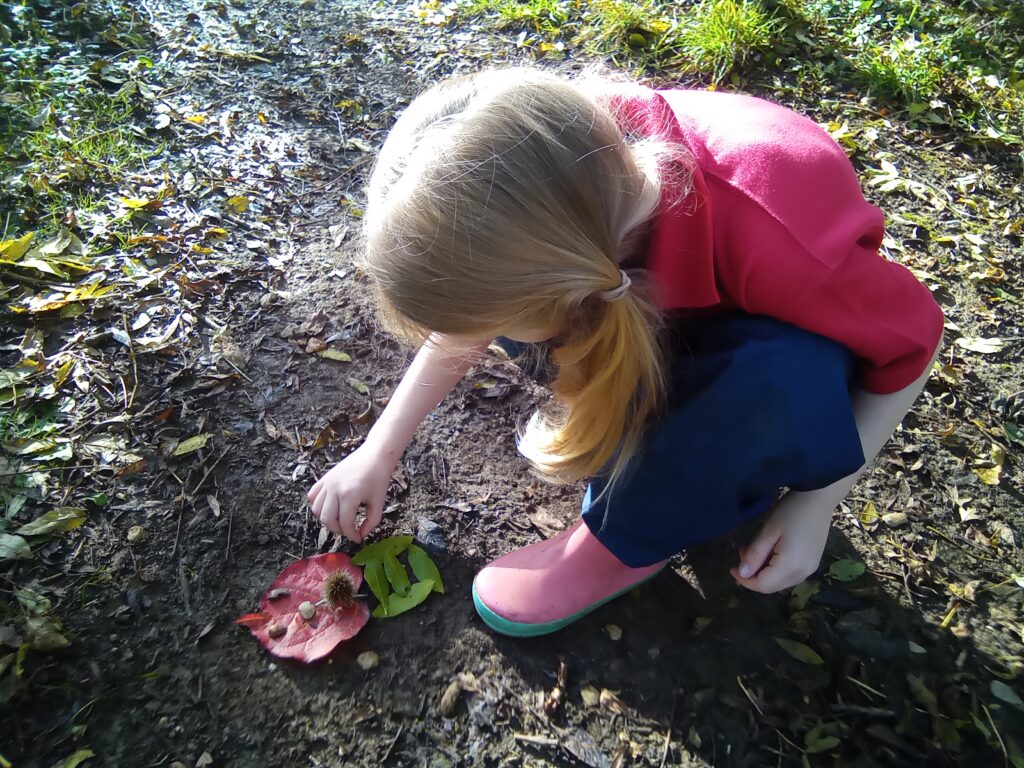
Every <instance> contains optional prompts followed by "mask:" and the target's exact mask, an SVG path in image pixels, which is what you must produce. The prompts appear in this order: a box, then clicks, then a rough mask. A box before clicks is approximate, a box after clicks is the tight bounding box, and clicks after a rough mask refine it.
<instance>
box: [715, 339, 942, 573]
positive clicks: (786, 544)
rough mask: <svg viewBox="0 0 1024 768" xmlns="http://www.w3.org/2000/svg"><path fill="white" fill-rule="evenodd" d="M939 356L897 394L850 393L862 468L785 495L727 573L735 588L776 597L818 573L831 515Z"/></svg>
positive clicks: (886, 438) (908, 405)
mask: <svg viewBox="0 0 1024 768" xmlns="http://www.w3.org/2000/svg"><path fill="white" fill-rule="evenodd" d="M938 355H939V350H938V349H936V350H935V354H934V355H933V356H932V359H931V362H930V363H929V364H928V366H927V368H926V369H925V371H924V373H922V374H921V375H920V377H918V379H917V381H915V382H914V383H913V384H911V385H910V386H908V387H906V388H904V389H901V390H900V391H899V392H893V393H892V394H888V395H875V394H872V393H870V392H865V391H863V390H860V389H855V390H854V392H853V395H852V399H853V415H854V419H855V420H856V422H857V431H858V432H859V433H860V442H861V447H862V448H863V450H864V458H865V463H864V466H862V467H861V468H860V469H858V470H857V471H856V472H854V473H853V474H851V475H847V476H846V477H844V478H842V479H841V480H837V481H836V482H834V483H832V485H829V486H826V487H825V488H820V489H818V490H816V491H806V492H797V491H791V492H790V493H788V494H786V496H785V497H783V498H782V499H781V500H780V501H779V503H778V504H777V505H776V506H775V509H774V510H772V513H771V515H770V516H769V518H768V520H767V522H766V523H765V525H764V527H763V528H762V529H761V531H760V532H759V533H758V535H757V537H756V538H755V539H754V541H752V542H751V543H750V545H749V546H747V547H746V548H745V549H742V550H741V551H740V565H739V568H733V569H732V570H731V573H732V575H733V578H735V579H736V581H737V582H738V583H740V584H742V585H743V586H745V587H747V588H748V589H752V590H754V591H756V592H765V593H768V592H777V591H779V590H780V589H786V588H787V587H791V586H794V585H795V584H799V583H800V582H801V581H803V580H804V579H806V578H807V577H808V576H810V575H811V574H812V573H814V572H815V571H816V570H817V569H818V566H819V565H820V563H821V554H822V552H823V551H824V550H825V541H826V540H827V539H828V531H829V527H830V526H831V523H832V512H833V511H834V510H835V508H836V506H837V505H838V504H839V502H841V501H842V500H843V499H845V498H846V496H847V494H848V493H849V492H850V489H851V488H852V487H853V484H854V483H855V482H857V479H858V478H859V477H860V476H861V475H862V474H863V473H864V472H865V471H866V470H867V468H868V467H869V466H870V465H871V462H872V461H873V460H874V458H875V456H877V455H878V453H879V451H881V450H882V447H883V446H884V445H885V443H886V442H887V441H888V440H889V437H890V436H891V435H892V433H893V432H894V431H895V430H896V428H897V427H898V426H899V424H900V422H901V421H903V417H904V416H906V415H907V411H909V410H910V408H911V406H912V405H913V404H914V401H915V400H917V396H918V395H919V394H920V393H921V390H922V389H924V385H925V382H927V381H928V377H929V375H931V372H932V365H934V363H935V359H936V358H937V357H938ZM773 555H774V557H773Z"/></svg>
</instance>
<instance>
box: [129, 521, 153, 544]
mask: <svg viewBox="0 0 1024 768" xmlns="http://www.w3.org/2000/svg"><path fill="white" fill-rule="evenodd" d="M147 538H149V533H148V531H146V529H145V528H143V527H142V526H141V525H133V526H132V527H131V528H129V529H128V543H129V544H141V543H142V542H144V541H145V540H146V539H147Z"/></svg>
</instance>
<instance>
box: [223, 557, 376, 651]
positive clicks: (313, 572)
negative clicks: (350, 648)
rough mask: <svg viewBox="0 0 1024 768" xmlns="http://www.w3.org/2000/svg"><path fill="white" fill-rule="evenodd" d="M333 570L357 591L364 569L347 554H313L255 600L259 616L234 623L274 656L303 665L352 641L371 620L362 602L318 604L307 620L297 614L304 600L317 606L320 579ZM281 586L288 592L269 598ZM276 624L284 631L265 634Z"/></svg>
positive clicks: (368, 611)
mask: <svg viewBox="0 0 1024 768" xmlns="http://www.w3.org/2000/svg"><path fill="white" fill-rule="evenodd" d="M338 570H345V571H348V573H349V574H350V575H351V576H352V579H353V581H354V582H355V588H356V589H357V590H358V589H359V586H360V585H361V584H362V583H363V570H362V568H359V567H358V566H355V565H352V563H351V561H350V560H349V558H348V555H344V554H342V553H341V552H329V553H327V554H326V555H316V556H314V557H310V558H307V559H305V560H299V561H297V562H294V563H292V564H291V565H289V566H288V567H287V568H285V569H284V570H283V571H282V572H281V573H280V575H279V576H278V577H277V578H276V579H274V583H273V584H271V585H270V587H269V588H268V589H267V591H266V592H264V593H263V597H261V598H260V613H247V614H245V615H244V616H242V617H240V618H239V619H237V620H236V622H235V623H236V624H241V625H242V626H245V627H248V628H249V630H250V631H251V632H252V633H253V634H254V635H255V636H256V638H257V639H258V640H259V641H260V642H261V643H262V644H263V647H264V648H266V649H267V650H268V651H270V652H271V653H272V654H273V655H274V656H278V657H280V658H283V659H298V660H299V661H305V662H310V661H316V660H318V659H322V658H323V657H324V656H327V655H328V654H329V653H330V652H331V651H333V650H334V648H335V646H337V645H338V643H340V642H342V641H344V640H348V639H350V638H352V637H355V635H356V634H357V633H358V632H359V630H360V629H362V628H363V626H364V625H365V624H366V622H367V621H369V619H370V609H369V608H367V606H366V603H364V602H363V601H361V600H357V601H356V602H355V603H353V604H352V605H350V606H349V607H348V608H343V609H339V610H333V609H331V608H330V607H329V606H327V605H318V606H317V607H316V614H315V615H314V616H313V618H312V619H310V620H309V621H306V620H305V619H304V618H302V616H300V615H299V605H300V604H301V603H304V602H306V601H309V602H311V603H316V602H318V601H319V600H320V599H321V598H322V597H323V594H322V592H323V583H324V579H326V578H327V576H328V574H330V573H333V572H334V571H338ZM282 588H283V589H287V590H288V591H289V594H288V595H285V596H282V597H276V598H274V599H273V600H271V599H270V597H269V595H270V593H271V592H272V591H273V590H275V589H282ZM275 624H278V625H281V626H283V627H284V628H285V632H284V634H282V635H281V636H280V637H276V638H273V637H271V636H270V634H269V631H268V630H269V629H270V627H271V626H273V625H275Z"/></svg>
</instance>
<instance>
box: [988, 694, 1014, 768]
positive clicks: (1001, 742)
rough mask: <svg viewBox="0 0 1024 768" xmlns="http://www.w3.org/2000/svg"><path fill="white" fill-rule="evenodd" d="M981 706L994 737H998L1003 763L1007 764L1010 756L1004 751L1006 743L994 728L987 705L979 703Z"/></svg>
mask: <svg viewBox="0 0 1024 768" xmlns="http://www.w3.org/2000/svg"><path fill="white" fill-rule="evenodd" d="M981 708H982V709H984V710H985V717H987V718H988V724H989V725H991V726H992V733H994V734H995V735H996V738H997V739H999V748H1000V749H1001V750H1003V765H1009V764H1010V756H1009V755H1008V754H1007V753H1006V744H1004V743H1003V737H1002V735H1001V734H1000V733H999V729H998V728H996V724H995V723H994V722H992V713H991V712H989V710H988V707H986V706H985V705H984V704H982V705H981Z"/></svg>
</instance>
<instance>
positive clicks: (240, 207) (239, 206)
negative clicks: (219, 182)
mask: <svg viewBox="0 0 1024 768" xmlns="http://www.w3.org/2000/svg"><path fill="white" fill-rule="evenodd" d="M224 202H225V203H226V204H227V206H228V208H230V209H231V210H232V211H234V212H235V213H245V212H246V211H248V210H249V198H248V197H246V196H245V195H234V196H232V197H229V198H228V199H227V200H225V201H224Z"/></svg>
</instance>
